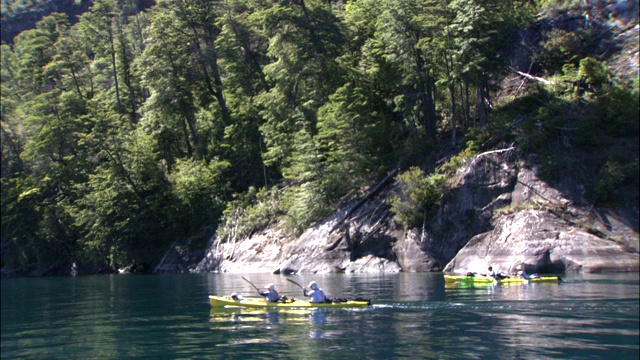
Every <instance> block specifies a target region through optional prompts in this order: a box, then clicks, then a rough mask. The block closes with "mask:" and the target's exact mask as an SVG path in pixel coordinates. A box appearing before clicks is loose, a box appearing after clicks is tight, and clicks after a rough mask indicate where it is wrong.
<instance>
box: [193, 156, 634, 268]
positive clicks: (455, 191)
mask: <svg viewBox="0 0 640 360" xmlns="http://www.w3.org/2000/svg"><path fill="white" fill-rule="evenodd" d="M452 181H453V187H452V189H451V191H450V192H449V194H447V195H446V196H444V197H443V198H442V199H441V200H442V201H441V206H440V207H439V208H438V209H435V210H434V211H433V212H432V214H431V216H429V217H428V218H427V219H425V223H424V226H423V227H422V228H421V229H411V230H406V229H403V228H402V226H401V225H399V224H397V223H396V222H395V220H394V216H393V213H391V212H390V210H389V206H388V205H387V202H386V199H388V198H390V197H391V196H392V195H393V194H394V192H396V191H398V189H397V186H395V185H394V184H393V183H391V184H389V185H388V186H386V187H385V188H382V189H381V190H380V191H379V192H377V193H376V194H375V196H372V197H370V198H369V199H368V200H367V201H366V202H365V203H363V204H361V205H360V206H358V207H357V209H356V210H355V211H353V209H354V207H353V205H354V204H349V205H348V206H346V207H345V208H344V209H342V210H340V211H339V212H337V213H335V214H334V215H332V216H330V217H328V218H327V219H324V220H323V221H322V222H319V223H318V224H316V225H314V226H313V227H311V228H309V229H307V231H305V232H304V233H303V234H302V235H301V236H300V237H298V238H292V237H290V236H288V235H287V234H284V233H283V232H282V231H280V230H279V229H278V226H277V224H274V225H272V226H271V227H270V228H268V229H266V230H264V231H263V232H261V233H258V234H255V235H253V236H252V237H251V238H249V239H244V240H242V241H238V242H237V243H219V242H217V241H215V240H214V241H213V242H212V245H211V247H210V249H209V250H208V251H207V253H206V255H205V257H204V259H203V260H202V261H201V262H200V263H199V264H198V266H196V267H195V268H193V269H192V271H198V272H201V271H204V272H206V271H222V272H269V273H285V274H288V273H328V272H397V271H407V272H418V271H447V272H466V271H476V272H484V271H485V270H486V268H487V267H488V266H489V265H492V266H493V267H494V269H495V270H497V271H505V272H512V271H514V270H515V267H516V266H517V265H519V264H524V265H525V270H526V271H527V272H538V273H563V272H573V271H584V272H612V271H639V266H638V264H639V257H638V248H639V240H638V212H637V210H636V211H631V212H629V213H624V212H622V211H617V212H615V211H612V210H606V209H602V210H594V209H592V208H586V207H584V208H583V207H580V206H577V205H574V204H576V203H581V201H580V199H579V197H580V193H579V191H573V190H572V189H570V188H571V187H570V186H567V187H566V189H565V188H562V191H561V190H559V189H556V188H553V187H551V186H549V184H547V183H545V182H543V181H541V180H540V179H539V178H538V177H537V176H536V169H535V168H527V167H525V166H524V165H523V162H521V161H519V160H516V159H515V150H514V149H505V150H502V151H493V152H488V153H485V154H480V155H477V156H475V157H474V158H473V159H472V160H471V161H470V162H469V163H468V164H467V165H465V166H463V167H462V168H461V169H460V170H458V172H457V173H456V176H455V178H454V179H453V180H452ZM574 187H575V186H574ZM575 188H576V189H579V186H578V187H575ZM572 191H573V192H572ZM576 198H577V200H576ZM350 209H351V210H350ZM345 215H347V216H345Z"/></svg>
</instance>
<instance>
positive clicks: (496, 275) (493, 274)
mask: <svg viewBox="0 0 640 360" xmlns="http://www.w3.org/2000/svg"><path fill="white" fill-rule="evenodd" d="M487 270H489V273H488V274H487V276H491V277H492V278H494V279H496V280H500V279H504V278H508V276H506V275H504V274H498V273H496V272H495V271H493V267H492V266H489V269H487Z"/></svg>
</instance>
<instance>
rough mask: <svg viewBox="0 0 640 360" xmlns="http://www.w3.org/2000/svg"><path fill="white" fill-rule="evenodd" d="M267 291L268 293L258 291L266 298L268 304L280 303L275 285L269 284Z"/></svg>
mask: <svg viewBox="0 0 640 360" xmlns="http://www.w3.org/2000/svg"><path fill="white" fill-rule="evenodd" d="M266 289H267V290H268V291H262V290H259V289H258V294H260V295H262V296H264V297H265V298H266V300H267V301H268V302H278V299H280V295H279V294H278V292H277V291H276V286H275V285H273V284H267V286H266Z"/></svg>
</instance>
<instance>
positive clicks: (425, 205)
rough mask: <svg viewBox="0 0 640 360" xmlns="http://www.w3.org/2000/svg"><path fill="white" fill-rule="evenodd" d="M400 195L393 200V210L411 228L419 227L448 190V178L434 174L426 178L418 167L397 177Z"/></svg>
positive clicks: (391, 201)
mask: <svg viewBox="0 0 640 360" xmlns="http://www.w3.org/2000/svg"><path fill="white" fill-rule="evenodd" d="M396 180H397V181H398V183H399V185H400V194H399V195H398V196H394V197H392V198H391V200H390V203H391V210H392V211H393V212H394V213H395V214H396V216H397V218H398V220H399V221H400V222H403V223H406V224H407V225H409V226H410V227H416V226H419V225H420V224H421V223H422V220H423V219H424V218H425V216H426V215H427V212H428V211H429V210H430V209H431V208H432V207H433V206H434V205H436V204H437V203H438V202H439V200H440V198H441V196H442V194H443V193H444V191H445V189H446V177H445V175H443V174H433V175H431V176H429V177H426V176H425V174H424V172H423V171H422V170H421V169H420V168H418V167H415V166H414V167H411V168H410V169H409V170H408V171H406V172H404V173H402V174H400V175H398V176H397V177H396Z"/></svg>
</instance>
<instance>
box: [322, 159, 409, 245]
mask: <svg viewBox="0 0 640 360" xmlns="http://www.w3.org/2000/svg"><path fill="white" fill-rule="evenodd" d="M398 170H399V169H395V170H394V171H393V172H391V173H390V174H389V175H387V176H386V177H385V178H384V179H383V180H382V181H381V182H379V183H378V185H376V187H375V188H373V190H371V191H369V193H368V194H367V195H366V196H365V197H363V198H362V199H361V200H360V201H358V203H357V204H355V205H353V206H352V207H351V208H350V209H349V210H347V213H346V214H344V216H343V217H342V218H340V220H338V221H337V222H336V223H335V225H333V227H332V228H331V230H329V234H331V233H332V232H334V231H335V230H336V229H337V228H339V227H340V226H341V225H342V223H343V222H344V221H345V220H346V219H348V218H349V216H351V214H353V212H354V211H356V210H357V209H358V208H359V207H360V206H362V205H363V204H364V203H366V202H367V201H368V200H369V199H370V198H372V197H373V196H374V195H375V194H376V193H377V192H378V191H380V190H382V189H383V188H384V187H385V186H386V185H387V182H389V181H390V180H391V179H393V177H394V176H395V175H396V173H398Z"/></svg>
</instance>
